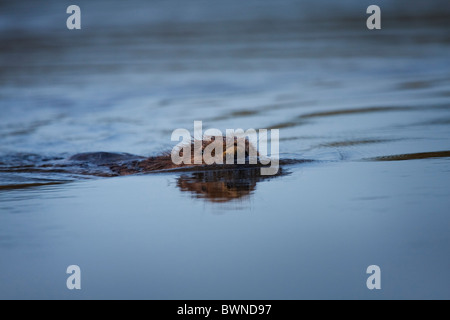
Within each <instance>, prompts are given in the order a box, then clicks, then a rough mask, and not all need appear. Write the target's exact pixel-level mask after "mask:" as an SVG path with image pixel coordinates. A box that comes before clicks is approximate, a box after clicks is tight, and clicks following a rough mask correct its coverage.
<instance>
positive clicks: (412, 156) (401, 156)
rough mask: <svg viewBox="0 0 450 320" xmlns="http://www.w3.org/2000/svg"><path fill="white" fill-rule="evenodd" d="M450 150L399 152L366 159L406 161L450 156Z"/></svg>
mask: <svg viewBox="0 0 450 320" xmlns="http://www.w3.org/2000/svg"><path fill="white" fill-rule="evenodd" d="M449 157H450V151H434V152H419V153H407V154H397V155H389V156H381V157H374V158H369V159H365V160H366V161H404V160H419V159H432V158H449Z"/></svg>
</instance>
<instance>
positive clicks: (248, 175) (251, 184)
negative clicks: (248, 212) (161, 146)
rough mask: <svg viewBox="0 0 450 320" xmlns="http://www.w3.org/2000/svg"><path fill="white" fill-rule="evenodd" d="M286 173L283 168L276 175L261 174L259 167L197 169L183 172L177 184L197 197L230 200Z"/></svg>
mask: <svg viewBox="0 0 450 320" xmlns="http://www.w3.org/2000/svg"><path fill="white" fill-rule="evenodd" d="M284 174H285V173H283V170H282V169H281V168H280V170H279V172H278V174H276V175H274V176H264V175H261V172H260V170H259V168H243V169H238V168H234V169H226V170H206V171H196V172H192V173H190V174H182V175H181V176H180V177H179V178H178V179H177V186H178V187H179V188H180V190H182V191H188V192H191V193H192V195H193V196H194V197H195V198H199V199H206V200H209V201H211V202H228V201H232V200H236V199H245V198H247V197H249V196H250V195H251V194H252V193H253V192H254V191H255V189H256V184H257V183H258V182H260V181H262V180H269V179H273V178H274V177H278V176H281V175H284Z"/></svg>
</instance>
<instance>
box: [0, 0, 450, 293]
mask: <svg viewBox="0 0 450 320" xmlns="http://www.w3.org/2000/svg"><path fill="white" fill-rule="evenodd" d="M40 2H41V3H42V4H40ZM111 3H112V4H111ZM70 4H72V3H65V2H64V1H54V2H51V1H45V2H44V1H20V3H19V2H17V1H15V2H13V1H10V2H1V3H0V112H1V117H0V141H1V143H0V256H1V258H0V298H1V299H7V298H8V299H9V298H13V299H17V298H19V299H21V298H32V299H35V298H39V299H47V298H49V299H56V298H63V299H80V298H82V299H85V298H89V299H90V298H92V299H104V298H107V299H109V298H112V299H116V298H117V299H119V298H138V299H140V298H145V299H303V298H319V299H418V298H425V299H428V298H438V299H449V298H450V275H449V274H448V270H449V269H450V255H449V252H450V250H449V249H450V235H449V228H450V216H449V214H450V212H449V208H450V165H449V159H450V33H449V30H450V28H449V23H448V21H449V18H450V7H449V6H448V4H447V3H446V2H445V1H435V2H434V3H433V5H430V4H427V5H425V4H424V3H422V2H418V1H417V3H415V5H414V6H411V8H403V7H402V6H401V4H400V1H392V2H390V3H389V4H387V3H386V4H385V3H384V2H381V4H380V6H381V7H382V17H383V20H382V30H378V31H369V30H367V28H366V26H365V19H366V17H367V15H366V14H365V10H366V8H367V6H368V5H369V4H373V3H371V2H370V1H369V2H367V1H343V2H342V3H341V4H340V5H339V6H337V5H336V3H334V4H333V1H325V0H323V1H320V2H319V3H318V4H316V5H311V6H308V5H306V4H301V3H300V2H299V1H269V0H260V1H246V2H245V3H242V2H241V1H237V0H236V1H235V0H232V1H231V0H230V1H227V2H220V3H214V4H211V2H210V1H202V0H195V1H190V2H189V3H188V2H186V1H154V2H152V3H150V4H149V3H147V2H145V1H131V2H127V3H125V2H122V1H120V2H114V1H112V2H111V1H108V2H107V1H96V2H95V4H93V3H89V2H87V1H78V4H79V5H80V7H81V9H82V30H80V31H68V30H67V29H66V26H65V20H66V18H67V16H68V15H67V14H65V10H66V8H67V6H68V5H70ZM326 5H328V6H329V7H328V8H330V12H333V13H334V15H331V13H330V12H324V11H328V10H324V9H323V8H324V6H326ZM195 120H202V121H203V123H204V129H207V128H218V129H221V130H223V131H225V129H227V128H243V129H248V128H255V129H259V128H279V129H280V135H281V141H280V157H281V158H283V159H294V160H302V159H308V160H312V161H310V162H304V163H297V164H291V165H288V166H285V167H283V174H282V175H280V176H276V177H272V178H270V179H262V178H261V177H258V175H255V174H254V173H252V172H251V171H248V170H247V171H245V170H244V171H231V172H220V171H219V172H214V171H213V172H204V171H197V172H172V173H154V174H147V175H135V176H128V177H118V178H99V177H94V176H89V175H80V174H79V172H70V173H67V172H55V170H45V169H42V168H41V169H39V170H35V169H36V167H37V166H40V165H46V164H52V165H54V164H61V163H65V161H66V159H67V158H68V157H70V156H71V155H73V154H76V153H79V152H96V151H107V152H127V153H131V154H138V155H144V156H151V155H157V154H160V153H161V152H163V151H167V150H170V149H171V148H172V147H173V145H174V143H173V142H171V141H170V136H171V133H172V131H173V130H174V129H176V128H186V129H189V130H190V131H192V130H193V123H194V121H195ZM44 168H45V167H44ZM72 264H76V265H79V266H80V267H81V270H82V290H81V291H76V292H74V291H69V290H68V289H67V288H66V279H67V277H68V275H67V274H66V273H65V272H66V268H67V266H69V265H72ZM373 264H375V265H379V266H380V267H381V271H382V289H381V290H378V291H370V290H368V289H367V287H366V279H367V277H368V275H367V274H366V268H367V267H368V266H369V265H373Z"/></svg>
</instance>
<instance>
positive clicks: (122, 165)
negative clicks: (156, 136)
mask: <svg viewBox="0 0 450 320" xmlns="http://www.w3.org/2000/svg"><path fill="white" fill-rule="evenodd" d="M216 139H220V138H217V137H207V138H206V139H204V140H201V141H196V140H192V141H191V145H190V146H188V148H185V147H186V146H181V147H179V148H175V149H174V151H173V152H175V154H177V155H178V156H179V157H181V158H183V157H184V156H185V154H183V153H184V150H186V149H187V150H190V155H189V157H188V159H189V160H190V161H185V162H182V163H179V164H175V163H174V161H173V160H172V153H173V152H172V153H168V152H166V153H163V154H161V155H159V156H154V157H148V158H145V157H141V156H136V155H132V154H128V153H108V152H93V153H80V154H76V155H74V156H72V157H70V158H69V161H75V162H79V163H90V164H94V165H97V166H102V167H107V168H108V169H109V170H110V172H111V175H116V176H124V175H131V174H137V173H149V172H154V171H162V170H176V169H179V168H193V167H198V166H210V168H214V169H217V167H218V166H220V167H227V168H236V167H242V166H250V165H251V162H253V163H254V165H257V166H263V164H262V163H261V162H260V161H259V160H260V159H259V157H260V154H259V153H258V152H257V150H256V148H255V147H254V146H253V144H252V143H251V142H250V141H249V140H248V139H247V138H245V139H243V141H244V143H240V141H239V139H238V138H236V137H234V138H227V137H222V141H221V142H220V143H222V149H223V150H224V151H223V154H222V155H220V156H218V157H220V158H221V159H222V162H223V164H221V165H211V164H209V165H208V163H207V162H206V161H205V157H203V155H204V151H205V149H207V147H208V146H209V145H210V144H211V143H213V142H215V141H216ZM230 139H232V140H230ZM196 146H201V155H202V157H201V163H196V161H195V160H196V159H195V147H196ZM240 155H244V160H245V162H244V163H241V164H237V163H238V161H237V160H238V156H240ZM211 156H213V157H215V158H216V159H217V157H216V155H215V151H214V150H213V151H212V152H211ZM253 156H256V158H257V159H254V160H253V161H251V159H252V157H253ZM227 157H228V158H230V157H231V158H232V159H233V160H234V161H233V164H226V163H227Z"/></svg>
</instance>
